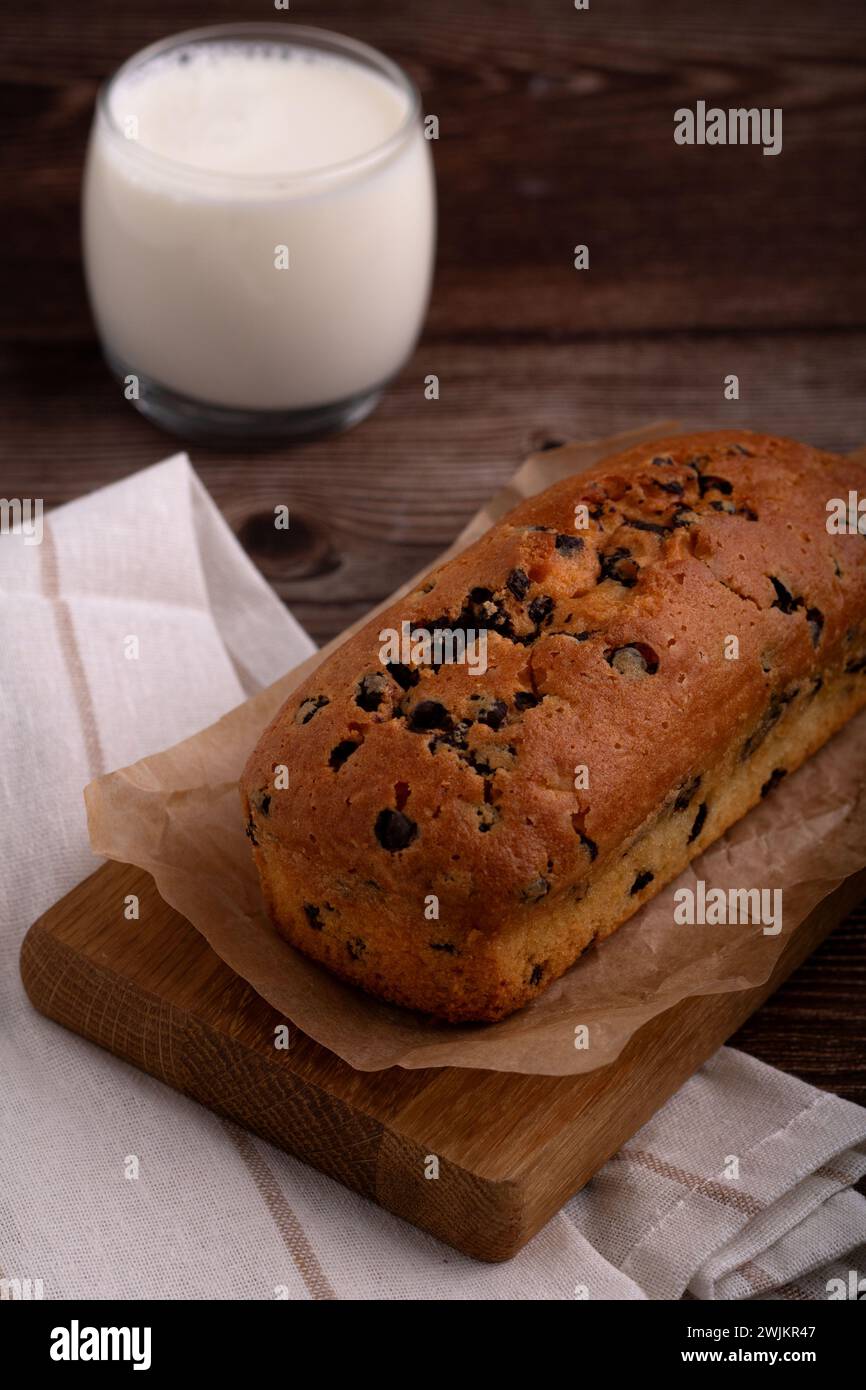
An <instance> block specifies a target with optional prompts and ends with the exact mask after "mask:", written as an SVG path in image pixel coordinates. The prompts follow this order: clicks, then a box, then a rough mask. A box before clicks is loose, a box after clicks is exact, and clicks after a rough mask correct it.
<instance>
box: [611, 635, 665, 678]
mask: <svg viewBox="0 0 866 1390" xmlns="http://www.w3.org/2000/svg"><path fill="white" fill-rule="evenodd" d="M604 659H605V661H606V662H607V664H608V665H609V666H612V667H613V669H614V670H615V671H619V673H620V675H621V676H654V675H655V673H656V671H657V670H658V669H659V659H658V657H657V656H656V654H655V652H654V651H653V649H652V647H648V646H646V644H645V643H643V642H640V643H636V644H635V645H634V646H631V647H615V648H613V649H611V650H609V651H606V652H605V654H604Z"/></svg>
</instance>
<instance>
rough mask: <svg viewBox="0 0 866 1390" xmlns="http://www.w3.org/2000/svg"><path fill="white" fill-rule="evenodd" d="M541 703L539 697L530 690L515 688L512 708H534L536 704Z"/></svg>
mask: <svg viewBox="0 0 866 1390" xmlns="http://www.w3.org/2000/svg"><path fill="white" fill-rule="evenodd" d="M540 704H541V698H540V696H538V695H533V693H532V691H531V690H516V691H515V693H514V708H515V709H519V710H525V709H535V706H536V705H540Z"/></svg>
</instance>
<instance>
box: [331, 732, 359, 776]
mask: <svg viewBox="0 0 866 1390" xmlns="http://www.w3.org/2000/svg"><path fill="white" fill-rule="evenodd" d="M360 747H361V744H360V742H358V741H357V740H356V739H353V738H344V739H343V741H342V742H341V743H338V744H337V746H336V748H332V749H331V756H330V757H329V758H328V766H329V767H332V768H334V770H335V771H336V769H337V768H338V767H342V766H343V763H345V762H347V761H348V759H349V758H351V756H352V754H353V753H354V752H355V750H356V749H357V748H360Z"/></svg>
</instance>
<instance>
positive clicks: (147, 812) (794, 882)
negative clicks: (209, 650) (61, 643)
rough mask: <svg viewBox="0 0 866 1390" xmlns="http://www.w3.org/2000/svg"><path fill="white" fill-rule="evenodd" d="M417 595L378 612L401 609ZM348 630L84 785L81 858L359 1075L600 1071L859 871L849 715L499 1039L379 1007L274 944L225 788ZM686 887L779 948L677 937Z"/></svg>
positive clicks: (520, 489)
mask: <svg viewBox="0 0 866 1390" xmlns="http://www.w3.org/2000/svg"><path fill="white" fill-rule="evenodd" d="M676 428H677V427H676V425H674V424H672V423H671V422H662V423H660V424H657V425H653V426H651V427H649V428H647V429H643V430H636V431H631V432H629V433H628V434H624V435H618V436H616V437H614V438H611V439H605V440H600V441H597V442H595V443H592V444H567V445H564V446H563V447H561V448H558V449H552V450H547V451H544V452H542V453H538V454H534V455H532V456H531V457H530V458H529V459H527V461H526V462H525V463H524V465H523V466H522V467H521V468H520V469H519V470H518V472H517V473H516V474H515V476H514V478H513V479H512V481H511V483H510V484H509V485H508V486H507V487H506V488H505V489H503V490H502V492H500V493H499V494H497V496H496V497H495V498H493V500H492V501H491V502H490V503H489V504H488V505H487V506H486V507H485V508H483V509H482V510H481V511H480V512H479V513H478V514H477V516H475V517H474V518H473V520H472V521H471V522H470V523H469V525H468V526H467V527H466V528H465V529H464V531H463V532H462V533H461V535H460V536H459V537H458V539H457V540H456V541H455V543H454V545H453V546H452V547H451V548H450V550H449V551H447V552H446V556H443V557H442V558H443V559H444V558H447V556H449V555H451V554H454V553H456V552H457V551H459V550H461V549H463V548H464V547H465V546H467V545H469V544H470V543H471V542H472V541H473V540H475V539H476V538H477V537H478V536H480V535H481V534H482V533H483V532H484V531H485V530H486V529H487V528H488V526H490V525H491V524H492V523H493V522H494V521H495V520H496V519H497V518H498V517H499V516H501V515H503V514H504V513H505V512H506V511H508V510H509V509H510V508H511V507H512V506H514V505H516V503H517V502H518V501H520V500H521V499H522V498H524V497H528V496H530V495H532V494H533V493H536V492H540V491H541V490H542V489H544V488H546V487H549V486H550V484H551V483H553V482H555V481H557V480H558V479H559V478H562V477H567V476H569V475H570V474H573V473H578V472H581V471H582V470H583V469H585V468H589V467H590V466H591V465H592V464H594V463H596V462H597V461H599V460H600V459H602V458H604V457H606V456H607V455H609V454H612V453H615V452H617V451H618V450H621V449H624V448H628V447H630V446H631V445H632V444H636V443H640V442H641V441H643V440H646V441H647V442H649V441H650V440H652V439H655V438H659V437H661V436H663V435H664V434H670V433H672V432H675V431H676ZM418 577H419V576H415V577H413V579H412V580H410V581H409V582H408V583H407V584H405V585H404V586H403V587H402V588H401V589H400V590H398V591H397V593H396V594H394V595H392V596H391V598H389V599H388V600H386V602H385V603H383V604H381V605H380V608H384V607H386V606H387V604H389V603H391V602H392V600H393V599H394V598H396V597H399V596H400V595H402V594H403V593H408V592H409V590H410V589H411V588H412V587H414V585H415V584H416V583H417V580H418ZM368 616H369V615H368ZM362 621H364V622H365V621H367V619H366V618H365V619H363V620H362ZM360 626H361V623H358V624H355V626H354V627H353V628H350V629H349V630H348V633H344V634H343V635H342V636H341V637H340V638H338V639H337V641H335V642H333V643H330V644H329V645H328V646H327V647H325V648H324V649H323V650H322V651H320V652H317V653H316V654H315V655H314V656H312V657H310V658H308V660H307V661H305V662H303V663H302V664H301V665H300V666H298V667H296V668H295V669H294V670H293V671H291V672H290V673H289V674H288V675H286V676H284V677H283V678H282V679H280V680H278V681H277V682H276V683H275V684H274V685H272V686H270V687H269V688H268V689H267V690H264V691H261V692H260V693H259V694H257V695H255V696H254V697H253V698H252V699H250V700H248V701H247V702H246V703H245V704H243V705H241V706H239V707H238V708H237V709H235V710H232V711H231V712H230V713H229V714H227V715H226V716H225V717H224V718H222V719H220V720H219V722H218V723H216V724H213V725H211V727H210V728H207V729H204V730H202V732H201V733H199V734H196V735H195V736H194V737H192V738H189V739H186V740H185V741H184V742H182V743H179V744H177V745H176V746H175V747H173V748H169V749H168V750H167V751H165V752H162V753H158V754H156V755H154V756H152V757H148V758H144V759H142V760H141V761H140V762H138V763H135V764H133V765H132V766H131V767H127V768H122V769H120V770H119V771H117V772H114V773H111V774H110V775H108V776H107V777H102V778H99V779H98V780H97V781H95V782H93V783H91V785H90V786H89V787H88V788H87V791H86V793H85V795H86V801H87V809H88V820H89V828H90V839H91V844H92V846H93V849H94V850H95V851H96V853H98V854H101V855H105V856H107V857H108V858H110V859H117V860H120V861H122V862H125V863H131V864H136V865H138V866H140V867H141V868H143V869H146V870H147V871H148V872H149V873H150V874H152V875H153V878H154V879H155V881H156V884H157V887H158V889H159V891H160V893H161V895H162V897H163V898H164V899H165V900H166V901H167V902H168V903H170V904H171V906H172V907H174V908H176V909H177V910H178V911H179V912H181V913H182V914H183V916H184V917H186V918H188V920H189V921H190V922H191V923H192V924H193V926H195V927H196V928H197V929H198V930H199V931H200V932H201V933H202V935H203V936H204V937H205V938H206V940H207V941H208V943H209V944H210V946H211V947H212V948H213V950H214V951H216V953H217V955H219V956H221V957H222V959H223V960H224V961H225V962H226V963H227V964H228V965H229V966H231V968H232V969H233V970H234V971H235V972H236V973H237V974H239V975H241V976H242V977H243V978H244V979H245V980H247V981H248V982H249V983H250V984H251V985H252V986H253V988H254V989H256V990H257V991H258V993H259V994H261V995H262V996H263V997H264V998H265V999H266V1000H267V1001H268V1002H269V1003H270V1004H271V1005H273V1007H274V1008H276V1009H277V1010H278V1011H279V1012H280V1013H281V1014H282V1015H283V1016H284V1017H285V1018H286V1019H287V1020H290V1021H291V1022H292V1023H293V1024H294V1025H295V1026H296V1027H297V1028H299V1029H301V1031H302V1032H304V1033H306V1034H307V1035H308V1036H309V1037H311V1038H314V1039H315V1040H316V1042H318V1043H321V1044H322V1045H323V1046H325V1047H327V1048H329V1049H330V1050H331V1051H332V1052H335V1053H336V1054H337V1055H338V1056H339V1057H342V1058H343V1059H344V1061H346V1062H348V1063H350V1065H352V1066H353V1067H355V1068H356V1069H358V1070H359V1071H377V1070H380V1069H382V1068H386V1067H392V1066H400V1067H405V1068H413V1069H414V1068H420V1067H444V1066H454V1067H469V1068H481V1069H484V1070H490V1071H502V1072H522V1073H530V1074H537V1075H546V1076H568V1075H576V1074H578V1073H583V1072H588V1071H593V1070H595V1069H596V1068H598V1067H603V1066H606V1065H607V1064H608V1063H610V1062H612V1061H613V1060H614V1059H615V1058H616V1057H617V1056H618V1055H619V1053H620V1052H621V1051H622V1049H623V1048H624V1047H625V1045H626V1043H627V1042H628V1040H629V1039H630V1038H631V1037H632V1035H633V1034H634V1033H635V1032H636V1031H637V1030H638V1029H639V1028H640V1027H641V1025H642V1024H644V1023H646V1022H647V1020H649V1019H650V1018H653V1017H654V1016H655V1015H657V1014H659V1013H661V1012H662V1011H663V1010H665V1009H668V1008H670V1007H671V1006H672V1005H674V1004H676V1003H678V1002H679V1001H680V1000H681V999H684V998H686V997H688V996H693V995H706V994H721V993H727V992H729V991H733V990H742V989H749V988H751V987H753V986H755V985H759V984H762V983H763V982H764V981H766V980H767V979H768V977H769V975H770V974H771V972H772V970H773V968H774V966H775V964H776V961H777V960H778V958H779V956H780V955H781V953H782V951H783V950H784V948H785V946H786V945H787V943H788V941H789V940H790V937H791V934H792V933H793V932H794V930H795V929H796V927H797V926H798V925H799V924H800V923H801V922H802V921H803V920H804V918H805V917H807V916H808V914H809V913H810V912H811V911H812V909H813V908H814V907H815V906H816V905H817V904H818V903H819V902H820V901H821V900H822V899H823V898H824V897H825V896H827V895H828V894H829V893H831V892H832V891H833V890H834V889H835V888H836V887H838V885H839V884H840V883H841V882H842V881H843V880H844V879H845V878H847V877H848V876H849V875H851V874H854V873H856V872H858V871H859V870H861V869H863V868H864V866H866V771H864V766H866V756H864V755H866V712H864V713H863V714H861V715H860V716H859V717H858V718H857V719H855V720H853V721H851V723H849V724H848V725H847V727H846V728H845V729H843V730H842V731H841V733H839V734H837V736H836V737H835V738H834V739H832V740H831V742H830V743H829V744H828V745H827V746H825V747H824V748H823V749H822V750H821V751H820V752H819V753H818V754H817V755H816V756H815V757H813V758H812V759H810V760H809V762H807V763H806V764H805V766H804V767H803V768H801V769H800V771H799V772H797V773H796V774H795V775H794V776H791V777H788V778H786V779H785V781H784V782H783V783H782V784H781V785H780V786H779V787H778V788H777V789H776V790H775V791H774V792H773V795H772V797H771V798H769V799H768V801H766V802H763V803H762V804H761V805H760V806H758V807H756V808H755V809H754V810H753V811H751V812H750V813H749V815H748V816H746V817H745V818H744V819H743V820H741V821H739V822H738V823H737V824H736V825H735V826H733V827H732V828H731V829H730V830H729V831H728V832H727V834H726V835H724V836H723V838H722V839H721V840H719V841H717V842H716V843H715V844H714V845H712V846H711V847H710V849H709V850H707V852H706V853H705V854H703V855H701V856H700V858H699V859H696V860H694V861H693V862H692V864H691V865H690V866H689V867H688V869H687V870H686V871H685V872H684V873H683V874H682V875H681V876H680V878H679V879H677V880H676V881H675V882H674V883H672V884H669V885H668V887H667V888H665V889H663V890H662V891H661V892H660V893H659V894H658V895H657V897H655V898H654V899H653V900H652V901H651V902H649V903H647V904H646V906H645V907H643V908H641V910H640V911H639V912H637V913H636V914H635V916H634V917H632V918H631V919H630V921H629V922H627V923H626V924H625V925H624V926H622V927H620V928H619V930H618V931H617V932H616V933H615V934H614V935H613V936H612V937H610V938H609V939H608V940H606V941H605V942H603V943H601V944H600V946H599V947H591V948H590V949H589V950H588V951H587V952H586V953H585V954H584V955H583V956H582V957H581V958H580V960H579V961H578V962H577V964H576V965H575V966H574V967H573V968H572V969H571V970H570V971H568V973H567V974H566V975H565V976H564V977H563V978H562V979H560V980H558V981H557V982H556V983H555V984H553V985H552V986H551V987H550V988H549V989H548V990H547V991H546V992H545V993H544V994H543V995H542V996H541V997H540V998H538V999H537V1000H535V1001H533V1003H531V1004H530V1005H529V1006H528V1007H527V1008H525V1009H521V1010H520V1011H519V1012H518V1013H516V1014H513V1015H512V1016H511V1017H510V1018H507V1019H505V1020H504V1021H503V1022H501V1023H495V1024H472V1025H463V1026H454V1025H449V1024H442V1023H437V1022H434V1021H431V1020H430V1019H428V1018H426V1017H423V1016H421V1015H418V1014H414V1013H411V1012H409V1011H408V1010H405V1009H401V1008H397V1007H395V1006H391V1005H388V1004H384V1003H381V1002H379V1001H378V1000H376V999H373V998H371V997H369V996H368V995H365V994H363V993H362V992H361V991H360V990H357V989H355V988H353V987H352V986H350V985H347V984H344V983H342V982H341V981H339V980H337V979H336V978H334V977H333V976H331V975H330V974H328V972H327V971H326V970H324V969H323V968H322V967H321V966H319V965H317V964H315V963H314V962H313V961H309V960H307V959H306V957H304V956H303V955H301V954H300V953H299V952H297V951H295V950H294V949H293V948H292V947H291V946H289V945H288V944H287V943H286V942H285V941H283V940H282V938H281V937H279V936H278V934H277V932H276V930H275V928H274V927H273V925H272V924H271V923H270V921H269V920H268V918H267V915H266V913H265V911H264V908H263V905H262V900H261V896H260V893H259V887H258V878H257V875H256V872H255V868H254V865H253V861H252V856H251V854H250V849H249V844H248V841H247V839H246V837H245V835H244V826H243V823H242V818H241V811H240V803H239V798H238V791H237V785H236V784H237V779H238V777H239V776H240V773H241V770H242V768H243V765H244V763H245V761H246V758H247V755H248V754H249V752H250V750H251V749H252V747H253V745H254V744H255V743H256V741H257V739H258V737H259V734H260V733H261V731H262V730H263V729H264V727H265V725H266V724H267V723H268V722H269V721H270V719H271V718H272V716H273V715H274V713H275V712H276V711H277V709H278V708H279V707H280V705H281V704H282V703H283V701H284V700H285V699H286V697H287V696H288V695H289V693H290V692H291V691H292V690H293V689H294V688H295V687H296V686H297V685H299V684H300V682H301V681H302V680H303V679H304V678H305V677H306V675H307V674H308V672H309V671H311V670H313V669H314V668H315V667H316V666H317V665H318V664H319V663H320V662H321V661H323V660H324V659H325V657H326V656H327V654H328V652H329V651H331V650H332V649H333V647H334V646H336V645H338V643H339V642H341V641H343V640H344V639H345V637H346V636H347V635H349V633H351V632H353V631H354V630H355V629H356V628H357V627H360ZM698 879H703V880H704V881H705V882H706V883H707V886H708V888H710V887H713V888H723V889H727V888H730V887H734V888H751V887H761V888H774V887H780V888H782V889H783V890H784V925H783V929H782V931H781V932H780V933H779V934H778V935H775V936H774V935H765V934H764V933H763V932H762V930H761V927H760V926H757V925H752V924H741V925H734V926H718V925H716V926H711V925H707V926H682V925H676V924H675V922H674V920H673V905H674V904H673V894H674V892H675V891H676V889H677V888H679V887H683V886H688V887H694V885H695V883H696V881H697V880H698ZM581 1024H583V1025H586V1027H587V1028H588V1030H589V1032H588V1037H589V1040H590V1045H589V1047H587V1048H576V1047H575V1029H576V1027H578V1026H579V1025H581Z"/></svg>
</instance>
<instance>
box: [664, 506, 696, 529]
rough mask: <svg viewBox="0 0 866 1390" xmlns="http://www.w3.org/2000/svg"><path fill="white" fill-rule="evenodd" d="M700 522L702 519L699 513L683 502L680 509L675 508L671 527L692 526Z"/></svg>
mask: <svg viewBox="0 0 866 1390" xmlns="http://www.w3.org/2000/svg"><path fill="white" fill-rule="evenodd" d="M698 520H700V518H699V517H698V514H697V512H695V511H693V510H692V508H691V507H689V506H687V505H686V504H685V503H684V502H683V503H682V504H681V505H680V506H679V507H674V514H673V516H672V517H671V526H692V525H694V523H695V522H696V521H698Z"/></svg>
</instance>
